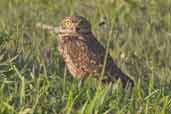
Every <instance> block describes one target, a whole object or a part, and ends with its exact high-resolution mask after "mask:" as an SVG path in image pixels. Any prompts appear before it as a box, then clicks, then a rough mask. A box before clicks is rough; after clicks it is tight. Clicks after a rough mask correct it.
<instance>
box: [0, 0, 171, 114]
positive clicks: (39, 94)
mask: <svg viewBox="0 0 171 114" xmlns="http://www.w3.org/2000/svg"><path fill="white" fill-rule="evenodd" d="M67 15H82V16H85V17H86V18H88V19H89V20H90V21H91V23H92V29H93V31H94V33H95V34H96V36H97V37H98V40H99V41H100V42H101V43H102V44H103V45H104V46H106V47H109V48H108V49H109V51H110V54H111V56H112V57H113V58H114V59H115V60H116V61H117V64H118V66H119V67H120V68H121V69H122V70H123V71H124V72H125V73H126V74H128V75H130V76H131V77H132V78H133V79H134V80H135V83H136V85H135V87H134V89H133V90H132V92H130V91H129V90H123V89H122V88H121V86H120V84H119V82H118V83H116V84H113V85H105V86H104V85H100V84H99V82H98V81H97V80H94V79H87V80H86V81H85V82H84V84H83V85H81V86H80V85H79V80H77V79H74V78H73V77H72V76H71V74H69V73H68V72H67V70H66V69H65V65H64V62H63V59H62V58H61V57H60V56H59V52H58V50H57V45H58V44H57V38H58V37H57V35H56V34H52V33H48V32H47V31H44V30H41V29H38V28H36V27H35V24H36V23H38V22H42V23H45V24H50V25H54V26H57V25H58V24H59V22H60V20H61V19H62V18H63V17H65V16H67ZM102 20H104V22H105V23H106V24H105V25H104V26H101V27H100V26H99V23H100V22H101V21H102ZM109 39H110V42H109V46H107V44H108V41H109ZM170 50H171V1H170V0H125V1H124V0H94V1H93V0H59V1H57V0H0V114H170V113H171V51H170Z"/></svg>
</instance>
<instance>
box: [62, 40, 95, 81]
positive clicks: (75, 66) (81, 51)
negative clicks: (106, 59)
mask: <svg viewBox="0 0 171 114" xmlns="http://www.w3.org/2000/svg"><path fill="white" fill-rule="evenodd" d="M59 52H60V54H61V55H62V56H63V58H64V61H65V63H66V65H67V67H68V70H69V71H70V73H71V74H72V75H73V76H74V77H77V78H85V76H87V75H90V74H92V73H93V72H97V71H96V70H97V65H98V61H97V60H96V57H95V55H93V53H92V52H91V51H90V50H89V48H88V45H87V43H86V41H85V40H83V39H79V38H77V37H76V38H66V39H63V41H59Z"/></svg>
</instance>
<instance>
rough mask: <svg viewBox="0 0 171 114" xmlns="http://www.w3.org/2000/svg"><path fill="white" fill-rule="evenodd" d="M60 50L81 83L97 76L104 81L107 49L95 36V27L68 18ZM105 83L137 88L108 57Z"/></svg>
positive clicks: (59, 42)
mask: <svg viewBox="0 0 171 114" xmlns="http://www.w3.org/2000/svg"><path fill="white" fill-rule="evenodd" d="M58 44H59V46H58V49H59V52H60V54H61V55H62V57H63V58H64V61H65V63H66V65H67V67H68V70H69V71H70V73H71V74H72V75H73V76H74V77H76V78H79V79H84V78H86V77H88V76H95V77H96V78H97V79H100V76H101V72H102V68H103V66H104V65H103V64H104V58H105V53H106V49H105V48H104V47H103V46H102V45H101V44H100V43H99V42H98V41H97V39H96V38H95V36H94V35H93V34H92V32H91V24H90V23H89V21H88V20H87V19H85V18H84V17H81V16H69V17H65V18H64V19H63V20H62V22H61V24H60V29H59V40H58ZM104 68H105V72H104V78H103V79H102V81H103V82H107V83H110V82H114V80H116V79H120V80H121V82H122V83H123V86H126V85H128V84H129V85H131V86H133V85H134V83H133V80H132V79H130V78H129V77H128V76H127V75H125V74H124V73H123V72H122V71H121V70H120V69H119V68H118V67H117V65H116V64H115V63H114V61H113V59H112V57H111V56H110V55H109V54H108V55H107V61H106V65H105V67H104Z"/></svg>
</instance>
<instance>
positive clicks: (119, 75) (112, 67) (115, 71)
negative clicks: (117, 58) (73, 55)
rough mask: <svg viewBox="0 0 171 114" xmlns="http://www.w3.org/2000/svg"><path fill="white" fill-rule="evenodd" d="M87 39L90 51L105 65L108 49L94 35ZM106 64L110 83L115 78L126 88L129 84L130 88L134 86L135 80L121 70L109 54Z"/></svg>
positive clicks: (106, 72)
mask: <svg viewBox="0 0 171 114" xmlns="http://www.w3.org/2000/svg"><path fill="white" fill-rule="evenodd" d="M87 39H88V45H89V48H90V50H91V51H92V52H93V53H94V54H95V55H96V57H97V58H99V60H100V63H101V64H104V59H105V55H106V49H105V48H104V47H103V45H101V44H100V42H98V40H97V39H96V38H95V37H94V36H93V35H92V36H91V37H89V38H87ZM105 63H106V65H105V74H106V75H107V76H108V79H107V80H108V81H112V80H113V78H115V79H120V80H121V81H122V83H123V86H124V87H125V86H127V85H128V84H129V85H130V86H133V85H134V82H133V80H132V79H130V78H129V77H128V76H127V75H126V74H124V73H123V72H122V71H121V69H120V68H119V67H118V66H117V65H116V63H115V62H114V60H113V59H112V57H111V56H110V54H108V53H107V59H106V62H105Z"/></svg>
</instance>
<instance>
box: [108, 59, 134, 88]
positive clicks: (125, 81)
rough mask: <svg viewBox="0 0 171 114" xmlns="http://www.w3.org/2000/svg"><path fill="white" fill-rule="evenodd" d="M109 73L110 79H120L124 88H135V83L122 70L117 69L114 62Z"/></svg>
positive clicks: (109, 68)
mask: <svg viewBox="0 0 171 114" xmlns="http://www.w3.org/2000/svg"><path fill="white" fill-rule="evenodd" d="M107 70H108V72H109V75H110V76H109V77H110V78H113V77H114V78H115V79H117V80H118V79H119V80H121V82H122V85H123V87H124V88H129V87H131V88H132V87H134V81H133V80H132V79H131V78H130V77H129V76H127V75H126V74H125V73H123V72H122V71H121V69H119V68H118V67H117V65H116V64H115V63H114V61H113V62H111V63H110V65H109V66H108V68H107Z"/></svg>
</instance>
